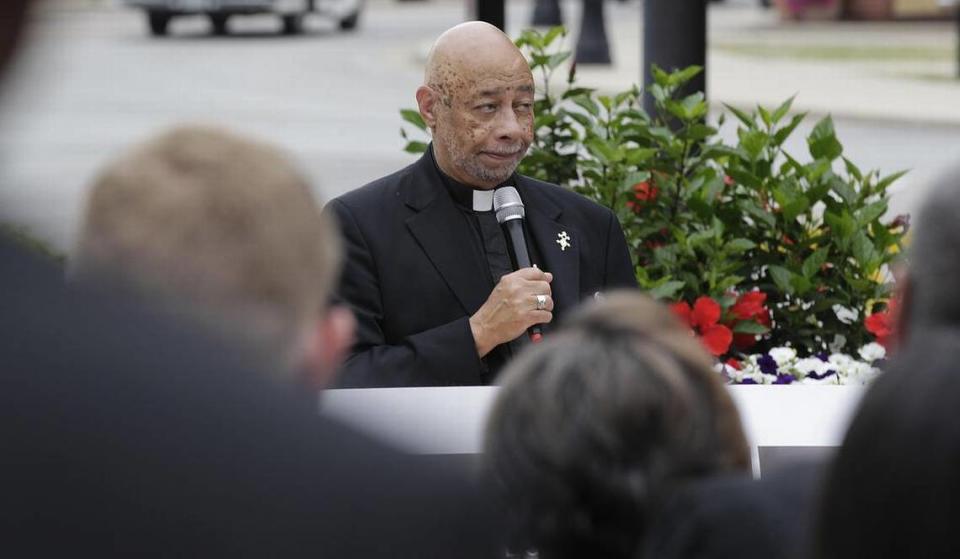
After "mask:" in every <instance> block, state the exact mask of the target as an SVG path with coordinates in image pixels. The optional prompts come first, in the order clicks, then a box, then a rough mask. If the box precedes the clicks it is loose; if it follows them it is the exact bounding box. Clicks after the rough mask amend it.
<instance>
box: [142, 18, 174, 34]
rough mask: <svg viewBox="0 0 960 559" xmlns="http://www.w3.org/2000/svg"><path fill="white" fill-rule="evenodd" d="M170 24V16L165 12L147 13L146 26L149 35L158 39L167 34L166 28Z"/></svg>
mask: <svg viewBox="0 0 960 559" xmlns="http://www.w3.org/2000/svg"><path fill="white" fill-rule="evenodd" d="M169 24H170V14H168V13H166V12H147V26H148V27H149V28H150V34H151V35H153V36H155V37H160V36H163V35H166V34H167V26H168V25H169Z"/></svg>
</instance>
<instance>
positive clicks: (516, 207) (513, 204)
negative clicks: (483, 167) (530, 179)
mask: <svg viewBox="0 0 960 559" xmlns="http://www.w3.org/2000/svg"><path fill="white" fill-rule="evenodd" d="M493 209H494V211H496V212H497V222H499V223H501V224H502V223H506V222H507V221H510V220H511V219H523V216H524V211H523V201H522V200H520V193H519V192H517V189H516V188H514V187H512V186H502V187H500V188H498V189H496V190H495V191H494V192H493Z"/></svg>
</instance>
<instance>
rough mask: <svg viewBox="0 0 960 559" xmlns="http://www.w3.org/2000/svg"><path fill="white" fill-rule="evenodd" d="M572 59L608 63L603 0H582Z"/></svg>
mask: <svg viewBox="0 0 960 559" xmlns="http://www.w3.org/2000/svg"><path fill="white" fill-rule="evenodd" d="M648 1H649V0H648ZM666 1H671V0H666ZM574 60H576V62H577V64H610V45H609V44H608V43H607V28H606V24H605V23H604V21H603V0H583V17H582V18H581V19H580V37H579V38H578V39H577V52H576V55H575V56H574Z"/></svg>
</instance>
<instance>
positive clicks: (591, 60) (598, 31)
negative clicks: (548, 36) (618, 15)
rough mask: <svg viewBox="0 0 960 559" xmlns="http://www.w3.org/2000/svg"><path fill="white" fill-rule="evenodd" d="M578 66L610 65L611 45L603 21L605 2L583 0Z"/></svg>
mask: <svg viewBox="0 0 960 559" xmlns="http://www.w3.org/2000/svg"><path fill="white" fill-rule="evenodd" d="M574 60H576V62H577V64H610V45H609V44H608V43H607V27H606V24H605V23H604V21H603V0H583V17H582V18H580V37H579V38H577V53H576V55H574Z"/></svg>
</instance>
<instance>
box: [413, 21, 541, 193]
mask: <svg viewBox="0 0 960 559" xmlns="http://www.w3.org/2000/svg"><path fill="white" fill-rule="evenodd" d="M533 97H534V85H533V75H532V74H531V72H530V66H529V65H528V64H527V61H526V59H525V58H524V57H523V53H521V52H520V50H519V49H518V48H517V47H516V46H515V45H514V44H513V42H512V41H511V40H510V38H509V37H507V36H506V35H504V34H503V32H502V31H500V30H499V29H497V28H496V27H494V26H492V25H490V24H488V23H484V22H480V21H471V22H468V23H462V24H460V25H457V26H456V27H453V28H452V29H449V30H448V31H446V32H445V33H443V34H442V35H440V37H439V38H438V39H437V41H436V43H434V45H433V48H432V49H431V50H430V55H429V56H428V58H427V67H426V71H425V72H424V84H423V85H422V86H420V88H419V89H418V90H417V104H418V105H419V107H420V115H421V116H422V117H423V120H424V122H426V123H427V125H428V126H429V127H430V130H431V132H432V134H433V155H434V157H435V159H436V162H437V165H438V166H439V167H440V169H441V170H442V171H443V172H444V173H446V174H447V175H448V176H450V177H452V178H453V179H455V180H457V181H459V182H462V183H464V184H466V185H469V186H471V187H474V188H481V189H489V188H494V187H496V186H497V185H498V184H501V183H503V181H505V180H507V179H508V178H509V177H510V175H512V174H513V172H514V170H515V169H516V168H517V165H518V164H519V163H520V160H521V159H522V158H523V156H524V155H525V154H526V152H527V148H528V147H529V146H530V143H531V142H532V141H533Z"/></svg>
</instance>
